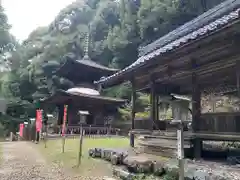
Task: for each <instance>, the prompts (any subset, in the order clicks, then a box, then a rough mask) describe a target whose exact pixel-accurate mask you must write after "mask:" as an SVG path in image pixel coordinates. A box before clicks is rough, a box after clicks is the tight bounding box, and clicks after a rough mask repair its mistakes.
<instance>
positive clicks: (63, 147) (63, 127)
mask: <svg viewBox="0 0 240 180" xmlns="http://www.w3.org/2000/svg"><path fill="white" fill-rule="evenodd" d="M67 108H68V106H67V105H64V108H63V111H64V113H63V126H62V153H64V152H65V142H66V132H67V131H66V124H67Z"/></svg>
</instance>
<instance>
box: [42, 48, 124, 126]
mask: <svg viewBox="0 0 240 180" xmlns="http://www.w3.org/2000/svg"><path fill="white" fill-rule="evenodd" d="M116 71H117V70H116V69H111V68H108V67H105V66H103V65H100V64H98V63H96V62H94V61H92V60H91V59H90V57H89V56H88V48H86V50H85V56H84V57H83V59H82V60H73V59H72V58H66V60H65V62H64V63H63V65H62V66H60V68H59V69H57V71H56V72H55V74H56V75H58V76H61V77H64V78H67V79H69V80H70V81H72V82H73V83H74V85H75V87H73V88H70V89H68V90H66V91H65V90H57V92H56V93H55V94H53V95H52V96H51V97H49V98H48V99H45V100H43V101H42V103H43V104H45V105H47V104H54V105H56V106H57V107H58V108H59V117H58V124H59V125H60V124H62V122H63V109H64V105H68V118H67V119H68V125H69V126H75V125H78V124H79V122H80V121H79V119H80V118H79V111H80V110H81V111H88V113H89V115H88V117H87V119H86V124H87V125H98V126H103V125H104V124H106V121H108V120H109V118H110V117H113V116H114V114H116V112H117V108H118V107H119V106H121V105H123V104H124V102H125V101H124V100H122V99H116V98H111V97H105V96H102V95H101V94H100V89H99V88H98V87H97V86H96V85H95V84H94V81H95V80H98V79H99V78H101V77H106V76H109V75H111V74H113V73H115V72H116Z"/></svg>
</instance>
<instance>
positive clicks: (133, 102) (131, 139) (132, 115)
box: [130, 81, 136, 147]
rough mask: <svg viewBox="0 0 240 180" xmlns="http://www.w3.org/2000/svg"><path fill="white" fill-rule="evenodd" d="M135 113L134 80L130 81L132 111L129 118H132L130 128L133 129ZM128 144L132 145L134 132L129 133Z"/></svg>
mask: <svg viewBox="0 0 240 180" xmlns="http://www.w3.org/2000/svg"><path fill="white" fill-rule="evenodd" d="M135 113H136V87H135V82H134V81H132V113H131V118H132V119H131V120H132V128H131V130H132V131H133V130H134V129H135V127H134V126H135V125H134V123H135V122H134V120H135ZM130 146H131V147H134V133H133V132H131V133H130Z"/></svg>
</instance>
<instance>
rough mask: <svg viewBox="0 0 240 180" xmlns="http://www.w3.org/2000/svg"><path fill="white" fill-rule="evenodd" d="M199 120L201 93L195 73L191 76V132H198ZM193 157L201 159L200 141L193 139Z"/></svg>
mask: <svg viewBox="0 0 240 180" xmlns="http://www.w3.org/2000/svg"><path fill="white" fill-rule="evenodd" d="M200 118H201V91H200V87H199V84H198V78H197V75H196V74H195V73H193V74H192V130H193V133H196V132H198V130H199V121H200ZM193 147H194V157H195V158H197V159H198V158H201V152H202V141H201V140H200V139H198V138H195V139H194V141H193Z"/></svg>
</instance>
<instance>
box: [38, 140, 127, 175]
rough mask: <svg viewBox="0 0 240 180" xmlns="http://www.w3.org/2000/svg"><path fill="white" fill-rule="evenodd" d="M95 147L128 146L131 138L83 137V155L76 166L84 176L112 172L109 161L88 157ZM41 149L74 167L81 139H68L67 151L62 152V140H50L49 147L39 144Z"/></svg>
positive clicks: (49, 157)
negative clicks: (91, 149)
mask: <svg viewBox="0 0 240 180" xmlns="http://www.w3.org/2000/svg"><path fill="white" fill-rule="evenodd" d="M94 147H101V148H128V147H129V140H128V139H127V138H115V137H114V138H95V139H93V138H87V137H85V138H84V139H83V153H82V154H83V157H82V163H81V166H80V168H74V169H75V170H76V171H77V172H79V173H81V175H83V176H89V175H94V176H96V177H97V176H107V175H110V174H112V169H111V165H110V163H108V162H105V161H103V160H99V159H92V158H89V157H88V150H89V149H90V148H94ZM38 148H39V150H40V151H41V152H42V154H43V155H44V156H45V157H46V159H48V160H51V161H52V162H56V163H60V164H61V165H63V166H65V167H67V168H72V167H76V165H77V161H78V152H79V139H66V144H65V152H64V153H62V140H61V139H58V140H49V141H48V142H47V148H45V147H44V143H40V144H39V145H38Z"/></svg>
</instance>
